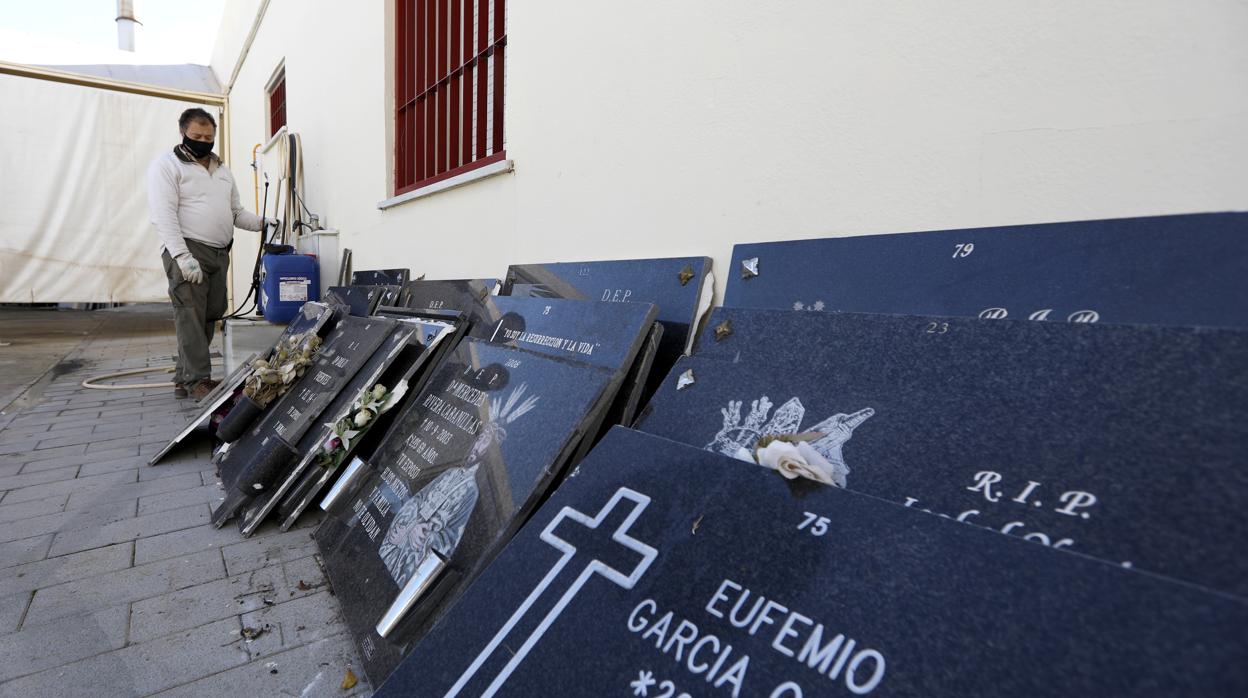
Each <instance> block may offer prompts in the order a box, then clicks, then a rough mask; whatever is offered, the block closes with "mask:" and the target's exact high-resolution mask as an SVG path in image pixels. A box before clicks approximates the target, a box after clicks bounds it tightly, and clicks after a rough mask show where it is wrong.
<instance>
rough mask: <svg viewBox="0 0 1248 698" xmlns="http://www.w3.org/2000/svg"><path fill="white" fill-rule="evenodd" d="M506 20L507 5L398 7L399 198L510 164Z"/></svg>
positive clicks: (462, 0)
mask: <svg viewBox="0 0 1248 698" xmlns="http://www.w3.org/2000/svg"><path fill="white" fill-rule="evenodd" d="M506 15H507V13H506V6H505V0H396V1H395V24H394V27H395V41H394V46H395V71H394V72H395V88H394V96H395V99H394V106H395V109H394V123H395V129H394V193H395V195H396V196H397V195H399V194H403V193H405V192H409V191H412V190H413V189H418V188H420V187H423V186H428V185H430V184H433V183H435V182H439V181H441V180H444V179H448V178H450V177H454V176H456V175H459V174H463V173H465V172H469V171H471V170H475V169H477V168H479V167H483V166H485V165H489V164H491V163H494V162H499V161H500V160H503V159H505V158H506V157H507V153H506V151H505V149H504V143H503V75H504V72H503V66H504V62H503V59H504V53H505V51H504V49H505V48H506V46H507V28H506ZM491 18H492V19H493V21H491Z"/></svg>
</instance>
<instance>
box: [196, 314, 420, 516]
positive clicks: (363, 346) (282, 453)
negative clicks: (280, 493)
mask: <svg viewBox="0 0 1248 698" xmlns="http://www.w3.org/2000/svg"><path fill="white" fill-rule="evenodd" d="M397 329H398V323H397V322H395V321H394V320H390V319H387V318H374V317H369V318H361V317H355V316H352V315H347V316H344V317H341V318H339V320H338V322H337V324H336V325H335V326H334V329H333V331H331V332H330V333H329V335H328V336H326V338H325V341H324V342H323V343H322V345H321V347H320V350H319V351H318V352H317V355H316V358H315V359H314V360H313V363H312V365H311V366H310V367H308V369H307V371H306V372H305V373H304V374H303V376H302V377H301V378H299V379H298V380H296V381H295V383H294V384H293V385H292V386H291V387H290V389H289V390H288V391H287V392H286V393H285V394H284V395H282V396H281V397H280V398H278V399H277V400H276V402H275V404H273V405H271V406H270V408H269V409H268V410H267V411H266V412H265V414H264V416H263V417H261V418H260V419H258V420H257V421H256V423H255V424H254V426H252V428H251V429H250V430H249V431H248V432H247V433H246V434H245V435H244V436H243V437H242V438H240V439H238V440H237V441H235V442H233V443H232V444H230V448H229V449H228V451H227V452H226V453H225V455H224V458H223V459H222V460H221V462H220V466H219V471H220V474H221V479H222V482H223V483H224V485H225V490H226V495H225V500H224V501H223V502H222V503H221V504H219V505H218V506H217V508H216V509H215V510H214V511H213V517H212V520H213V523H214V524H216V525H217V526H220V525H222V524H224V523H225V522H226V521H228V520H230V519H232V518H233V517H234V516H235V515H237V514H238V513H239V512H240V511H241V510H242V509H243V508H244V507H247V506H248V505H249V504H251V502H252V501H253V500H254V499H255V498H256V497H257V496H261V495H265V494H267V493H269V492H270V490H271V488H272V487H273V486H274V485H276V484H277V482H278V481H279V480H280V479H281V477H282V476H283V475H284V473H285V472H286V470H287V468H288V466H289V465H290V463H291V462H292V461H293V460H295V459H296V457H297V454H296V452H295V449H296V447H297V445H298V444H299V443H300V441H301V439H302V438H303V435H304V434H305V433H306V432H308V431H309V430H310V429H313V428H314V427H315V426H317V425H319V424H320V421H319V420H320V419H321V415H322V413H323V412H324V411H325V408H326V407H328V406H329V404H330V403H331V402H333V401H334V399H335V398H336V397H337V396H338V394H339V393H340V392H341V391H342V390H343V389H344V388H345V387H346V386H347V385H348V384H350V383H351V380H352V379H353V378H354V377H355V375H356V373H358V372H359V371H360V369H361V368H362V367H363V366H364V365H365V364H367V363H368V362H369V360H370V358H371V357H372V356H373V354H374V353H375V352H377V351H378V349H380V348H381V347H382V346H383V345H385V344H387V340H388V339H389V338H390V337H391V335H393V333H394V332H395V331H396V330H397ZM404 339H406V338H404Z"/></svg>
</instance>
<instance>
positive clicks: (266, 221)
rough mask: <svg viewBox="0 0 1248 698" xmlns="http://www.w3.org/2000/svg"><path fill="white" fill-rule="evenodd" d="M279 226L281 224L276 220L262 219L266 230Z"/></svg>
mask: <svg viewBox="0 0 1248 698" xmlns="http://www.w3.org/2000/svg"><path fill="white" fill-rule="evenodd" d="M281 224H282V222H281V221H280V220H278V219H277V218H265V219H264V227H265V228H266V229H267V228H276V227H278V226H280V225H281Z"/></svg>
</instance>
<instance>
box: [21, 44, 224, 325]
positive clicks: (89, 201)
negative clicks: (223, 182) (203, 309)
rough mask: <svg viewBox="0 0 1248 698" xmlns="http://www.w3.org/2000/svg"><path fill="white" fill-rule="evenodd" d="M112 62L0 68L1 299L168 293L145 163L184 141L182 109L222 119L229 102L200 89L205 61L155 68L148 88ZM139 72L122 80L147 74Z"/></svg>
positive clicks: (132, 69) (115, 298)
mask: <svg viewBox="0 0 1248 698" xmlns="http://www.w3.org/2000/svg"><path fill="white" fill-rule="evenodd" d="M109 68H110V67H109V66H90V67H88V66H75V67H74V72H73V73H70V72H66V71H62V70H55V69H40V68H33V67H29V66H18V65H15V64H2V65H0V104H3V105H4V108H3V109H0V144H2V145H0V302H6V303H44V302H137V301H158V300H164V299H166V298H167V297H168V296H167V294H166V290H165V289H166V283H165V276H164V272H163V270H162V269H161V264H160V257H159V254H158V243H157V238H156V234H155V230H154V228H153V227H152V225H151V223H150V222H149V220H148V214H147V193H146V171H147V166H148V163H150V162H151V160H152V159H153V158H155V157H156V156H157V155H159V154H160V153H162V152H164V151H166V150H168V149H169V148H172V147H173V146H174V145H175V144H176V143H177V142H178V132H177V119H178V115H179V114H180V113H181V112H182V110H184V109H186V108H188V107H192V106H200V107H203V108H205V109H207V110H208V111H209V112H210V113H214V114H218V115H222V108H223V107H222V104H223V102H224V100H223V98H222V97H221V95H220V94H219V93H218V94H213V93H210V92H200V91H199V89H202V87H203V86H204V85H205V84H209V85H215V80H212V81H211V82H205V80H206V79H209V78H211V72H210V71H208V69H207V68H206V67H205V66H193V65H187V66H159V70H158V71H156V72H155V73H152V77H153V78H155V77H156V76H157V75H158V76H159V80H156V79H153V80H151V82H149V83H147V84H143V83H138V82H129V81H126V82H123V81H119V80H116V79H115V78H114V77H113V76H114V75H116V74H117V73H116V71H115V70H109ZM143 68H144V66H126V67H125V68H124V70H125V73H124V77H125V78H127V79H128V80H135V79H139V80H142V79H144V78H143V76H144V74H145V73H144V71H143ZM205 71H207V72H208V77H207V78H206V77H205V75H204V72H205ZM88 73H94V76H91V75H88ZM179 84H184V85H186V86H187V87H189V88H191V89H178V88H177V86H178V85H179ZM221 121H222V120H220V119H219V122H221ZM222 126H224V124H223V123H222ZM225 131H226V129H225V128H221V129H220V130H219V146H220V147H219V150H218V152H228V150H227V149H226V148H225V147H224V146H225V138H226V133H225Z"/></svg>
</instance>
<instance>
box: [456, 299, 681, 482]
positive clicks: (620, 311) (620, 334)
mask: <svg viewBox="0 0 1248 698" xmlns="http://www.w3.org/2000/svg"><path fill="white" fill-rule="evenodd" d="M656 313H657V309H656V308H655V306H654V305H653V304H651V303H633V302H627V303H609V302H602V301H581V300H568V299H565V298H526V297H517V296H493V297H490V298H487V299H485V301H483V302H482V303H480V304H479V305H478V307H477V312H476V321H475V322H474V323H473V324H472V329H471V330H470V331H469V334H470V335H471V336H473V337H478V338H480V339H485V340H488V341H490V342H494V343H496V344H505V345H507V346H513V347H519V348H523V349H529V350H531V351H536V352H538V353H541V354H549V355H551V356H559V357H563V358H568V359H574V360H577V361H582V362H585V363H588V364H593V365H595V366H603V367H605V368H610V369H611V370H612V371H614V376H613V377H612V379H611V383H610V386H609V387H608V388H607V390H608V393H609V396H610V400H611V403H612V404H611V407H610V408H608V409H607V410H605V411H603V412H602V423H600V424H597V425H595V426H594V427H593V429H592V432H591V433H593V434H594V435H595V436H596V435H598V434H600V433H602V432H603V431H605V428H606V427H611V426H613V425H615V424H623V423H625V420H626V419H631V417H632V413H633V412H635V410H636V407H637V403H638V402H639V401H640V399H641V392H642V390H641V388H642V387H643V386H644V384H645V382H646V380H647V379H648V378H649V375H650V368H651V366H652V364H653V362H654V352H655V351H656V350H657V342H658V340H659V339H660V338H661V337H662V331H663V326H662V325H661V324H659V323H657V322H655V315H656ZM630 410H631V411H630ZM594 440H595V439H587V440H586V441H585V443H584V444H583V445H582V450H581V451H578V453H577V454H576V457H575V458H574V460H576V459H579V458H580V457H581V456H584V455H585V452H586V451H588V450H589V448H590V447H591V446H592V445H593V441H594Z"/></svg>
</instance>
